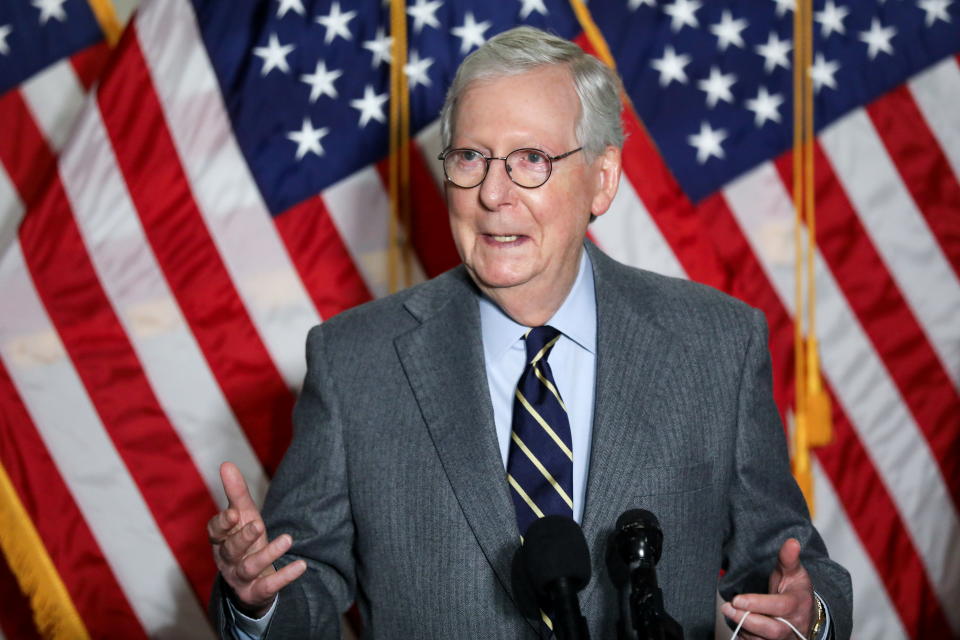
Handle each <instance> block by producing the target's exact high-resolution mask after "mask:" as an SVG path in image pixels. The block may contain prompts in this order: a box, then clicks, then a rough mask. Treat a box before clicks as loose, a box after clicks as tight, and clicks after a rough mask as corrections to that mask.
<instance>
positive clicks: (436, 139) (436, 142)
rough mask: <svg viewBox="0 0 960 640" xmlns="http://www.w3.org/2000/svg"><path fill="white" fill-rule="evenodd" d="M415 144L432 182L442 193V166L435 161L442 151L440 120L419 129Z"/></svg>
mask: <svg viewBox="0 0 960 640" xmlns="http://www.w3.org/2000/svg"><path fill="white" fill-rule="evenodd" d="M417 144H419V145H420V149H421V150H422V151H423V161H424V162H426V163H427V168H428V169H430V175H432V176H433V181H434V182H436V183H437V187H439V188H440V192H441V193H443V183H444V180H445V179H444V177H443V164H442V163H441V162H440V161H439V160H437V156H438V155H440V153H441V152H442V151H443V140H442V139H441V137H440V119H439V118H438V119H436V120H434V121H433V122H431V123H430V124H429V125H427V126H426V127H424V128H423V129H421V131H420V133H418V134H417Z"/></svg>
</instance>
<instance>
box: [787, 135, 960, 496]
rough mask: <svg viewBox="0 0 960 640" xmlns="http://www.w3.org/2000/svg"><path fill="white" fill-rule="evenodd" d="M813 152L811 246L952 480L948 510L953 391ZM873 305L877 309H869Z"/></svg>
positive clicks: (827, 168)
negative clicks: (817, 207) (817, 209)
mask: <svg viewBox="0 0 960 640" xmlns="http://www.w3.org/2000/svg"><path fill="white" fill-rule="evenodd" d="M814 151H815V160H816V164H817V175H816V180H817V186H816V189H817V193H818V195H819V200H818V202H819V203H820V204H821V205H822V206H821V212H822V213H821V215H819V216H818V218H817V242H818V246H819V248H820V250H821V253H822V254H823V256H824V259H825V260H826V262H827V263H828V264H829V265H830V269H831V271H832V272H833V274H834V276H835V278H836V281H837V284H838V285H839V286H840V287H841V288H842V289H843V295H844V297H845V298H846V300H847V302H848V303H849V304H850V307H851V310H852V311H853V312H854V313H855V314H856V316H857V319H858V321H859V323H860V325H861V326H862V328H863V330H864V333H865V334H866V335H867V336H868V337H869V339H870V342H871V344H872V345H873V348H874V349H875V350H876V352H877V355H878V356H879V357H880V358H881V359H882V360H883V362H884V363H885V366H886V368H887V371H888V372H889V374H890V377H891V378H892V380H893V382H894V383H895V384H896V385H897V387H898V390H899V392H900V394H901V396H902V397H903V400H904V401H905V403H906V405H907V407H908V408H909V409H910V410H911V412H912V413H913V416H914V418H915V419H916V421H917V425H918V427H919V428H920V430H921V431H922V432H923V433H924V434H925V436H926V439H927V441H928V443H929V445H930V446H931V447H932V453H933V455H934V457H935V458H936V459H937V461H938V462H939V463H940V466H941V469H942V470H943V472H944V475H945V476H946V478H947V479H948V480H952V481H953V482H951V483H950V484H949V485H948V486H950V487H951V491H952V498H953V501H954V505H955V507H956V508H960V501H957V496H958V495H960V476H958V475H957V460H956V456H954V455H952V452H953V451H955V450H956V447H957V446H958V445H960V442H958V441H957V438H958V437H960V433H957V432H956V431H955V430H951V429H950V428H949V426H950V422H949V420H950V415H960V414H958V413H956V412H958V411H960V395H958V393H957V391H956V389H955V388H954V386H953V384H952V383H951V381H950V379H949V377H948V376H947V372H946V370H945V368H944V367H943V365H942V364H941V360H940V359H939V358H938V357H937V354H936V353H934V351H933V349H932V348H931V345H930V343H929V342H928V341H927V339H926V334H925V333H924V331H923V328H922V327H921V326H920V325H919V323H918V322H917V320H916V318H915V316H914V315H913V313H912V311H911V309H912V307H911V306H910V305H909V304H908V303H907V301H906V300H905V299H904V298H903V296H902V295H901V289H900V288H899V287H898V285H897V283H896V282H894V281H893V279H892V278H891V277H890V276H889V273H888V271H887V268H886V266H887V264H888V262H887V261H884V260H883V258H882V257H881V256H880V255H878V253H877V251H876V248H875V246H874V244H873V243H872V242H871V241H870V236H869V234H868V233H866V231H865V230H864V229H863V226H862V225H861V222H860V221H861V218H860V217H859V216H858V214H857V210H856V209H855V208H854V207H853V205H852V204H851V203H850V201H849V200H848V199H847V197H846V194H845V193H844V191H843V188H842V187H841V185H840V182H838V180H837V177H836V176H835V175H834V174H833V172H832V170H831V165H830V162H829V160H828V159H827V158H826V157H825V156H824V155H823V153H822V150H821V148H820V147H819V146H817V147H816V148H815V150H814ZM790 164H791V163H790V161H789V159H788V158H786V157H784V158H781V162H778V163H776V165H777V169H778V171H779V173H780V177H781V179H782V180H783V184H784V187H785V188H786V189H790V188H791V186H792V180H791V178H790V176H791V173H790V170H791V167H790ZM876 309H884V310H885V312H884V313H877V312H876ZM903 343H907V344H909V345H911V347H910V349H908V350H904V349H902V348H901V346H900V345H902V344H903ZM951 412H953V413H952V414H951ZM951 431H952V432H951Z"/></svg>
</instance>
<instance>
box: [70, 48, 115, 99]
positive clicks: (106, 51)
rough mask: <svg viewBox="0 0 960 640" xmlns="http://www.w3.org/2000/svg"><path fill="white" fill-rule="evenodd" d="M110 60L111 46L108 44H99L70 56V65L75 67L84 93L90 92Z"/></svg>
mask: <svg viewBox="0 0 960 640" xmlns="http://www.w3.org/2000/svg"><path fill="white" fill-rule="evenodd" d="M109 59H110V45H108V44H107V43H106V42H98V43H97V44H95V45H93V46H90V47H87V48H86V49H83V50H82V51H78V52H77V53H75V54H73V55H72V56H70V64H71V65H73V70H74V71H75V72H76V74H77V79H78V80H79V81H80V85H81V86H82V87H83V90H84V91H90V88H91V87H93V83H94V82H96V81H97V79H98V78H99V77H100V74H101V73H102V72H103V70H104V68H105V67H106V66H107V61H108V60H109Z"/></svg>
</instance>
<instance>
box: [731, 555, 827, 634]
mask: <svg viewBox="0 0 960 640" xmlns="http://www.w3.org/2000/svg"><path fill="white" fill-rule="evenodd" d="M814 598H815V596H814V595H813V583H812V582H811V581H810V575H809V574H808V573H807V570H806V569H804V568H803V565H802V564H800V543H799V542H798V541H797V540H795V539H794V538H790V539H788V540H787V541H786V542H784V543H783V546H782V547H780V553H779V555H778V557H777V568H776V569H774V571H773V573H771V574H770V592H769V593H766V594H761V593H742V594H740V595H738V596H736V597H735V598H734V599H733V602H732V603H730V602H724V603H723V606H722V607H721V608H720V611H721V612H722V613H723V615H725V616H727V617H728V618H730V619H731V620H733V622H734V623H739V622H740V620H741V619H742V618H743V616H744V615H745V614H746V612H747V611H749V612H750V617H748V618H747V620H746V622H744V623H743V627H742V628H741V629H740V634H739V636H738V638H764V639H766V640H787V639H788V638H794V637H795V636H794V634H793V631H791V630H790V627H788V626H787V625H785V624H783V622H781V621H780V620H776V618H784V619H785V620H789V621H790V624H792V625H793V626H794V627H796V628H797V630H798V631H799V632H800V633H802V634H804V635H806V634H807V633H809V631H810V627H811V626H813V622H814V619H815V617H816V610H817V609H816V602H815V600H814ZM811 640H816V639H811Z"/></svg>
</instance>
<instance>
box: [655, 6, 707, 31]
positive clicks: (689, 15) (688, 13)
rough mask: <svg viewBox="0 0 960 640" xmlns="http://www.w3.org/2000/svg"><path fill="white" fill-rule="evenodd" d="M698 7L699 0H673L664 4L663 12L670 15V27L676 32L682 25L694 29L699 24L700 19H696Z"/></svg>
mask: <svg viewBox="0 0 960 640" xmlns="http://www.w3.org/2000/svg"><path fill="white" fill-rule="evenodd" d="M700 7H701V3H700V1H699V0H675V2H673V3H672V4H668V5H667V6H665V7H664V8H663V12H664V13H666V14H667V15H668V16H670V29H672V30H673V31H674V33H676V32H678V31H680V29H683V28H684V27H691V28H694V29H696V28H697V27H699V26H700V21H699V20H697V10H698V9H700Z"/></svg>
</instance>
